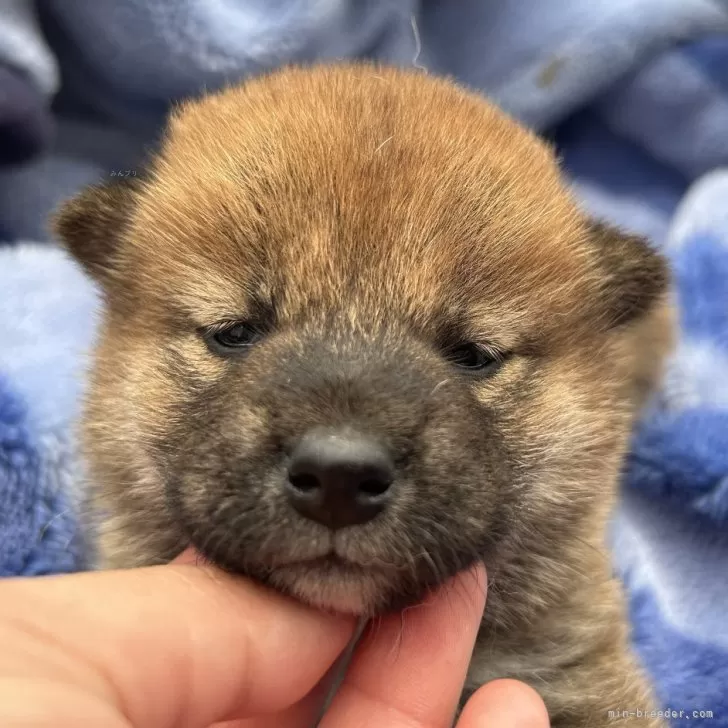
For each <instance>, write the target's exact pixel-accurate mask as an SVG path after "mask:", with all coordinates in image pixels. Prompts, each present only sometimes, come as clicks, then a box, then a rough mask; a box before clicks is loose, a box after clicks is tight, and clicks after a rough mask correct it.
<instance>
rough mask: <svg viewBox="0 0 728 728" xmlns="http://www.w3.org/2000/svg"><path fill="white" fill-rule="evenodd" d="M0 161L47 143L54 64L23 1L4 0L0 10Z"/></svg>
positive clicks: (30, 153)
mask: <svg viewBox="0 0 728 728" xmlns="http://www.w3.org/2000/svg"><path fill="white" fill-rule="evenodd" d="M0 13H1V14H0V166H2V165H9V164H17V163H20V162H24V161H26V160H27V159H30V158H32V157H34V156H35V155H37V154H39V153H40V152H41V151H43V150H45V149H46V148H47V147H48V146H49V145H50V143H51V139H52V131H53V123H52V119H51V113H50V96H51V94H53V93H54V92H55V91H56V90H57V88H58V84H59V75H58V64H57V61H56V59H55V57H54V55H53V53H52V52H51V50H50V49H49V48H48V46H47V44H46V42H45V40H44V38H43V37H42V35H41V32H40V28H39V27H38V22H37V18H36V16H35V12H34V9H33V4H32V3H31V2H29V0H4V2H3V5H2V9H1V10H0Z"/></svg>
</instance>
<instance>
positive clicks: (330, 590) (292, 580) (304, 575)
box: [268, 564, 393, 617]
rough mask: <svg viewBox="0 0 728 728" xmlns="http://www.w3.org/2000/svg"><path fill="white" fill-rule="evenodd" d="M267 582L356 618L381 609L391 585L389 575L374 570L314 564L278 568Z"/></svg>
mask: <svg viewBox="0 0 728 728" xmlns="http://www.w3.org/2000/svg"><path fill="white" fill-rule="evenodd" d="M268 583H269V584H270V585H271V586H273V587H275V588H277V589H280V590H281V591H284V592H286V593H288V594H290V595H291V596H293V597H295V598H296V599H299V600H300V601H302V602H304V603H306V604H310V605H311V606H312V607H316V608H317V609H322V610H324V611H327V612H335V613H338V614H351V615H354V616H357V617H371V616H374V615H376V614H379V613H381V612H382V611H384V609H383V608H384V606H385V605H386V604H387V603H388V602H389V598H390V597H391V593H392V586H393V585H392V583H391V580H390V579H389V578H386V577H385V576H384V575H382V574H378V573H376V572H373V573H367V571H365V570H364V569H358V568H357V569H352V570H351V571H350V570H348V569H346V568H331V567H325V566H324V567H322V566H318V565H314V564H312V565H310V566H309V565H305V564H295V565H292V566H284V567H281V568H278V569H276V570H275V571H274V572H273V573H272V574H270V576H269V578H268Z"/></svg>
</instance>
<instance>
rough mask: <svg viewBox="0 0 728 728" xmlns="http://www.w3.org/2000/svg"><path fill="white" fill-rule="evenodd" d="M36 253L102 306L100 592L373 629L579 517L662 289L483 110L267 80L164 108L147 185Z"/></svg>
mask: <svg viewBox="0 0 728 728" xmlns="http://www.w3.org/2000/svg"><path fill="white" fill-rule="evenodd" d="M57 229H58V231H59V233H60V235H61V237H62V238H63V239H64V240H65V241H66V244H67V245H68V247H69V248H70V250H71V251H72V253H73V254H74V255H75V256H76V257H77V258H78V259H79V260H80V262H81V263H82V264H83V265H84V266H85V267H86V268H87V270H88V271H89V272H90V273H91V274H92V275H93V276H94V277H95V278H96V279H97V280H98V281H99V282H100V283H101V286H102V288H103V290H104V292H105V297H106V304H107V305H106V314H105V319H104V323H103V326H102V330H101V338H100V342H99V347H98V352H97V358H96V367H95V372H94V375H93V381H92V387H91V392H90V400H89V406H88V411H87V423H86V447H87V453H88V459H89V465H90V474H91V479H92V481H93V482H94V483H95V487H96V488H97V489H98V492H99V498H98V502H99V503H100V505H101V507H102V508H103V509H105V511H104V513H105V515H104V518H105V519H106V523H107V526H106V528H107V537H106V538H107V545H106V550H107V556H108V558H109V559H110V560H111V562H112V563H113V562H116V563H154V562H155V561H156V560H164V559H168V558H171V557H172V556H174V555H175V552H176V551H177V550H179V549H180V548H182V547H184V546H185V545H187V544H189V543H192V544H194V546H195V547H196V548H197V549H198V550H199V551H200V552H201V553H202V554H204V555H205V556H207V557H208V558H210V559H212V560H213V561H215V562H217V563H219V564H220V565H222V566H223V567H225V568H227V569H231V570H235V571H240V572H244V573H246V574H249V575H251V576H253V577H255V578H258V579H260V580H263V581H265V582H267V583H270V584H272V585H274V586H275V587H277V588H279V589H281V590H284V591H287V592H290V593H292V594H294V595H296V596H298V597H299V598H302V599H304V600H306V601H309V602H312V603H315V604H317V605H320V606H323V607H328V608H332V609H336V610H343V611H350V612H355V613H373V612H376V611H379V610H382V609H386V608H388V607H390V606H393V605H395V604H400V603H406V602H409V601H412V600H414V599H416V598H418V597H419V596H420V595H421V594H422V592H423V590H425V589H427V588H428V587H430V586H431V585H433V584H436V583H438V582H440V581H442V580H443V579H445V578H447V577H449V576H450V575H451V574H453V573H454V572H456V571H458V570H460V569H463V568H465V567H467V566H468V565H470V564H471V563H472V562H473V561H474V560H476V559H478V558H485V559H486V563H488V564H489V567H490V568H491V573H492V572H493V570H494V569H497V565H498V563H499V559H504V558H506V556H505V555H506V554H512V553H514V552H517V551H518V550H519V549H520V550H525V551H529V550H530V551H531V552H535V551H549V550H550V551H552V552H553V553H557V552H558V544H559V543H560V542H563V541H564V540H566V539H567V538H568V535H569V534H575V535H577V534H583V533H584V530H585V528H587V524H593V523H594V518H597V517H598V518H601V517H602V515H603V513H604V511H605V506H606V505H607V504H608V500H609V498H610V493H611V490H612V484H613V481H614V479H615V473H616V470H617V468H618V465H619V457H620V454H621V450H622V447H623V444H624V440H625V438H626V436H627V433H628V429H629V425H630V415H631V409H630V398H631V395H630V389H629V386H630V384H631V378H633V376H634V371H635V363H634V353H633V347H634V341H635V339H634V336H633V334H632V333H631V332H634V331H635V330H636V329H635V327H637V326H638V325H639V322H642V321H644V320H645V319H646V317H649V316H650V315H651V312H652V311H653V310H654V308H655V306H656V304H657V302H658V301H659V300H660V299H661V295H662V293H663V290H664V287H665V284H666V275H665V270H664V266H663V263H662V261H661V260H660V259H659V258H658V257H657V256H656V255H655V254H654V253H653V252H651V251H650V250H649V248H648V247H647V246H646V245H645V244H644V243H643V242H642V241H640V240H638V239H633V238H628V237H624V236H621V235H619V234H618V233H616V232H613V231H611V230H609V229H606V228H604V227H602V226H599V225H595V224H592V223H590V222H589V221H588V220H586V219H585V218H584V217H583V216H582V215H581V214H580V213H579V211H578V210H577V209H576V207H575V206H574V204H573V202H572V200H571V199H570V197H569V195H568V193H567V192H566V191H565V189H564V186H563V185H562V182H561V180H560V176H559V172H558V169H557V166H556V163H555V161H554V159H553V157H552V155H551V153H550V151H549V150H548V149H547V148H546V147H545V146H544V145H543V144H542V143H541V142H539V141H538V140H537V139H536V138H535V137H533V136H532V135H531V134H529V133H528V132H526V131H524V130H523V129H521V128H519V127H518V126H517V125H515V124H514V123H513V122H512V121H510V120H509V119H508V118H506V117H505V116H504V115H502V114H501V113H500V112H498V111H497V110H496V109H494V108H493V107H491V106H490V105H488V104H487V103H486V102H485V101H483V100H482V99H481V98H479V97H476V96H474V95H471V94H469V93H467V92H465V91H463V90H461V89H458V88H456V87H455V86H453V85H451V84H449V83H447V82H445V81H441V80H436V79H433V78H429V77H427V76H425V75H421V74H415V73H407V72H402V71H395V70H390V69H381V68H375V67H369V66H356V67H351V66H337V67H330V68H318V69H309V70H295V69H293V70H286V71H282V72H279V73H277V74H275V75H272V76H269V77H267V78H263V79H260V80H256V81H253V82H250V83H248V84H246V85H245V86H243V87H241V88H236V89H231V90H227V91H225V92H223V93H220V94H218V95H215V96H211V97H208V98H206V99H204V100H202V101H200V102H195V103H190V104H187V105H185V106H183V107H182V108H181V109H180V110H179V111H177V112H176V113H175V115H174V116H173V118H172V120H171V123H170V127H169V130H168V134H167V136H166V140H165V142H164V145H163V148H162V150H161V152H160V154H159V155H158V156H157V158H156V159H155V160H154V162H153V164H152V167H151V169H150V171H149V173H148V175H146V176H145V177H144V178H143V179H139V180H134V181H133V182H131V183H129V182H121V183H117V184H115V185H114V184H112V185H108V186H104V187H100V188H94V189H91V190H88V191H86V192H85V193H83V194H82V195H81V196H80V197H79V198H77V199H76V200H74V201H72V202H70V203H69V204H68V205H67V206H66V207H65V208H64V210H63V211H62V212H61V214H60V215H59V217H58V220H57ZM589 527H591V525H589Z"/></svg>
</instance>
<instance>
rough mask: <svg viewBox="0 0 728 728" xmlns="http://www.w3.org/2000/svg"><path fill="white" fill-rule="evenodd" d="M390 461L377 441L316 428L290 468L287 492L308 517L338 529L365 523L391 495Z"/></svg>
mask: <svg viewBox="0 0 728 728" xmlns="http://www.w3.org/2000/svg"><path fill="white" fill-rule="evenodd" d="M393 480H394V466H393V464H392V461H391V460H390V458H389V456H388V455H387V452H386V450H385V449H384V448H383V447H382V446H381V445H379V444H378V443H377V442H376V441H375V440H373V439H370V438H367V437H365V436H364V435H360V434H355V433H351V432H339V431H331V430H314V431H312V432H309V433H308V434H307V435H305V436H304V437H303V439H302V440H301V441H300V443H299V444H298V445H297V446H296V448H295V450H294V451H293V454H292V455H291V462H290V465H289V467H288V484H287V488H288V497H289V498H290V501H291V504H292V505H293V507H294V508H295V509H296V510H297V511H298V512H299V513H300V514H301V515H303V516H306V518H310V519H311V520H313V521H317V522H318V523H322V524H323V525H325V526H328V527H329V528H333V529H337V528H344V526H353V525H355V524H358V523H366V522H367V521H370V520H371V519H372V518H374V516H376V515H377V514H378V513H379V512H380V511H381V510H382V509H383V508H384V506H385V505H386V503H387V500H388V499H389V486H390V485H391V484H392V481H393Z"/></svg>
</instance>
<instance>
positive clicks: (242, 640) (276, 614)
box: [0, 565, 353, 728]
mask: <svg viewBox="0 0 728 728" xmlns="http://www.w3.org/2000/svg"><path fill="white" fill-rule="evenodd" d="M352 631H353V623H352V622H351V621H349V620H345V619H342V618H335V617H333V616H330V615H324V614H320V613H318V612H316V611H314V610H313V609H309V608H307V607H304V606H303V605H301V604H298V603H296V602H294V601H293V600H290V599H286V598H284V597H282V596H280V595H277V594H274V593H271V592H270V591H268V590H265V589H263V588H262V587H258V586H256V585H255V584H253V583H251V582H249V581H247V580H245V579H237V578H233V577H230V576H228V575H226V574H223V573H221V572H219V571H217V570H214V569H210V568H205V567H200V568H197V567H194V566H186V565H172V566H160V567H151V568H146V569H136V570H130V571H117V572H113V571H109V572H103V573H90V574H78V575H72V576H61V577H41V578H36V579H16V580H9V581H6V582H4V583H2V584H0V643H2V645H3V649H2V651H0V698H1V699H0V724H3V725H5V723H4V722H3V720H2V717H1V716H2V715H3V712H5V714H8V713H9V714H10V715H13V712H12V711H13V710H14V709H16V708H17V707H18V706H17V705H16V704H15V703H17V699H16V698H15V697H14V696H16V695H19V694H21V693H23V694H24V695H26V697H27V696H30V697H32V698H33V702H34V708H33V709H34V711H35V712H34V715H35V716H38V719H37V722H35V723H33V725H53V726H75V725H81V724H82V723H84V721H83V715H81V714H80V708H79V705H80V704H81V703H80V702H79V701H80V700H81V696H83V700H84V701H85V702H84V705H85V706H88V710H91V708H92V707H93V709H94V710H101V709H102V708H101V706H104V709H106V710H108V711H110V712H113V715H114V716H115V718H117V720H118V724H119V725H134V726H135V727H136V728H146V727H147V726H148V727H149V728H172V726H175V727H177V726H189V727H192V726H195V727H197V726H209V725H210V724H211V723H214V722H216V721H223V720H229V719H232V718H237V717H242V716H247V715H257V714H260V713H271V712H276V711H281V710H283V709H285V708H286V707H288V706H290V705H292V704H293V703H296V702H297V701H299V700H301V699H302V698H303V696H304V695H306V694H307V693H308V692H309V691H310V690H311V689H312V688H313V687H314V686H315V685H316V683H317V682H318V681H319V680H320V679H321V677H322V676H323V675H324V674H325V672H326V671H327V669H328V668H329V667H330V665H331V664H332V663H333V662H334V660H336V658H337V657H338V655H339V654H340V653H341V652H342V650H343V649H344V647H345V645H346V643H347V641H348V639H349V637H350V636H351V634H352ZM38 685H41V686H42V685H45V686H47V687H48V686H55V687H57V688H59V689H58V690H55V689H54V690H50V689H46V688H43V689H41V688H38V687H37V686H38ZM71 698H72V699H71ZM127 721H128V722H127ZM103 724H104V725H111V724H112V722H111V719H110V718H107V719H105V721H104V723H103Z"/></svg>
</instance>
